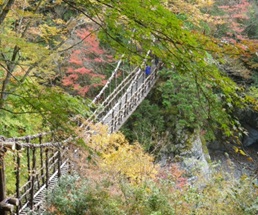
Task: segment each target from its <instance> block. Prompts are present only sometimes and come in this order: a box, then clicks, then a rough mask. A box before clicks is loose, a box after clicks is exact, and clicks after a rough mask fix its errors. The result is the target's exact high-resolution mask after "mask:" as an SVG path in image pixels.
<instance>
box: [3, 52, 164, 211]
mask: <svg viewBox="0 0 258 215" xmlns="http://www.w3.org/2000/svg"><path fill="white" fill-rule="evenodd" d="M149 55H150V51H148V53H147V55H146V57H145V59H144V60H143V62H142V64H141V65H139V66H136V67H134V68H130V69H128V68H127V70H125V69H121V67H122V65H123V58H121V59H120V60H119V61H118V62H117V65H116V68H115V69H114V71H113V73H112V75H111V76H110V78H109V79H108V81H107V83H106V85H105V86H104V87H103V88H102V90H101V91H100V93H99V94H98V95H97V96H96V97H95V99H94V100H93V103H94V104H96V105H97V107H98V108H97V109H96V111H95V112H94V113H93V114H92V115H91V117H90V118H89V119H88V120H90V121H94V122H100V123H102V124H106V125H107V126H108V129H109V132H111V133H112V132H116V131H118V130H119V129H120V128H121V126H122V125H123V124H124V123H125V121H126V120H127V119H128V118H129V116H130V115H131V114H132V113H133V112H134V111H135V109H136V108H137V107H138V105H139V104H140V103H141V102H142V100H143V99H144V98H145V97H146V96H147V94H148V93H149V91H150V90H151V88H152V87H153V85H154V84H155V82H156V80H157V79H158V70H159V67H160V63H159V62H157V60H156V62H155V60H154V59H153V60H152V63H151V65H149V66H150V67H151V73H150V74H149V75H146V74H145V67H146V66H147V65H146V62H147V59H148V58H149V57H150V56H149ZM121 71H123V72H122V73H121ZM81 128H82V129H85V130H87V126H84V125H81ZM73 141H75V140H74V139H73V138H68V139H66V140H64V141H56V140H55V138H54V137H53V136H52V134H51V133H41V134H35V135H31V136H26V137H15V138H4V137H0V215H5V214H8V213H9V214H17V215H19V214H29V213H31V212H36V213H37V214H40V211H41V210H42V203H43V201H44V193H45V192H46V190H49V189H51V188H52V187H53V186H54V185H55V184H56V182H57V180H58V178H59V177H60V176H61V175H63V174H69V172H70V171H71V170H72V161H71V160H70V159H69V157H68V156H67V154H68V153H67V152H68V150H71V148H69V144H70V143H72V142H73ZM73 150H74V149H73ZM9 152H12V159H11V160H8V158H7V157H8V156H6V155H7V154H8V153H9ZM9 157H10V156H9ZM8 163H12V164H14V165H13V166H12V167H11V168H12V169H13V172H12V174H9V173H8V175H7V172H6V171H5V166H7V165H8ZM6 182H8V183H6ZM10 183H12V184H13V185H14V184H15V188H14V189H13V194H7V193H6V191H7V186H8V184H10Z"/></svg>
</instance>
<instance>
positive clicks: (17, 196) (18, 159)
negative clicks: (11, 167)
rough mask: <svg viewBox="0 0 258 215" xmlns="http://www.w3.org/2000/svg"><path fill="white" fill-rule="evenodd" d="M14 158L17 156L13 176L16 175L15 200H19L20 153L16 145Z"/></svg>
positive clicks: (17, 212) (17, 211)
mask: <svg viewBox="0 0 258 215" xmlns="http://www.w3.org/2000/svg"><path fill="white" fill-rule="evenodd" d="M16 150H17V152H16V156H17V158H16V159H17V160H16V171H15V175H16V184H15V187H16V198H17V199H19V198H20V165H21V159H20V153H19V151H18V148H17V145H16ZM19 206H20V205H18V207H17V210H16V214H18V215H19Z"/></svg>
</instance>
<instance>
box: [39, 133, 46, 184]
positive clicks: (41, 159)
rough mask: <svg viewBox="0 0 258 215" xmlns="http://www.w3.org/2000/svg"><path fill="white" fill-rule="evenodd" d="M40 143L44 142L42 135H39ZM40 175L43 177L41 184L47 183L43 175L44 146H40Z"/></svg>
mask: <svg viewBox="0 0 258 215" xmlns="http://www.w3.org/2000/svg"><path fill="white" fill-rule="evenodd" d="M39 144H40V145H41V144H42V135H40V136H39ZM39 150H40V169H41V171H40V173H41V174H40V177H41V180H42V183H41V185H43V184H44V183H45V180H44V177H42V176H43V175H44V162H43V149H42V147H40V149H39Z"/></svg>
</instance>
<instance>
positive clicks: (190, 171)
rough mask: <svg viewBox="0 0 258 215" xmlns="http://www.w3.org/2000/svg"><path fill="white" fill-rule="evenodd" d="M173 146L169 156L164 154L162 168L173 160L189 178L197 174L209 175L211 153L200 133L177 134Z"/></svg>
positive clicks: (183, 132)
mask: <svg viewBox="0 0 258 215" xmlns="http://www.w3.org/2000/svg"><path fill="white" fill-rule="evenodd" d="M171 145H172V147H171V151H172V152H171V153H170V154H169V155H167V154H165V153H164V154H163V156H162V158H161V161H160V164H161V165H162V166H165V165H166V164H167V163H169V162H170V160H171V162H176V163H178V164H179V165H180V166H181V167H182V168H183V169H184V170H185V172H186V174H187V176H188V177H193V176H195V175H196V173H201V174H203V175H208V174H209V164H208V161H209V160H210V156H209V152H208V149H207V147H206V144H205V143H204V142H203V141H202V139H201V137H200V135H199V133H198V132H195V133H189V132H186V131H182V132H180V133H178V134H177V138H176V140H175V142H173V143H171Z"/></svg>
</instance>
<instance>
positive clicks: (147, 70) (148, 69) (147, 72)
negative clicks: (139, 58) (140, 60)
mask: <svg viewBox="0 0 258 215" xmlns="http://www.w3.org/2000/svg"><path fill="white" fill-rule="evenodd" d="M145 74H146V76H148V75H150V74H151V67H150V66H146V68H145Z"/></svg>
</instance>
